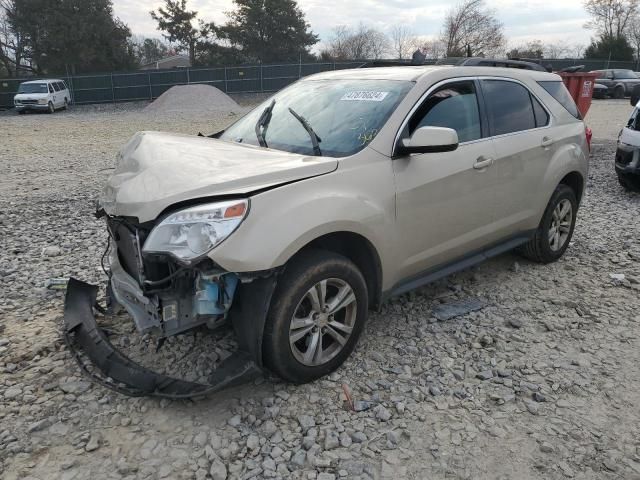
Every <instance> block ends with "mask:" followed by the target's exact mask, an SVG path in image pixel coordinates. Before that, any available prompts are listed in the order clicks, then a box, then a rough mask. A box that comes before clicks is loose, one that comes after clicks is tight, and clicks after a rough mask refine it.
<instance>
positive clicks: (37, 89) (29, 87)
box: [18, 83, 49, 93]
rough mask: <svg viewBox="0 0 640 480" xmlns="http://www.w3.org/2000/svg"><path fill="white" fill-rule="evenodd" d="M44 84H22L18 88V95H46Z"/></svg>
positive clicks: (45, 85) (46, 90)
mask: <svg viewBox="0 0 640 480" xmlns="http://www.w3.org/2000/svg"><path fill="white" fill-rule="evenodd" d="M48 92H49V90H48V89H47V84H46V83H23V84H21V85H20V87H19V88H18V93H48Z"/></svg>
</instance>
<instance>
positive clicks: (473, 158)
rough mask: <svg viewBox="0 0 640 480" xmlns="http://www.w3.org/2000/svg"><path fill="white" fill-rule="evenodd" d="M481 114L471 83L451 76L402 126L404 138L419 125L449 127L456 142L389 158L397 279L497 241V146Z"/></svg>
mask: <svg viewBox="0 0 640 480" xmlns="http://www.w3.org/2000/svg"><path fill="white" fill-rule="evenodd" d="M480 112H481V110H480V108H479V102H478V94H477V83H476V82H475V81H473V80H464V81H452V82H450V83H446V84H444V85H442V86H440V87H438V88H437V89H436V90H434V92H433V93H431V94H430V95H429V96H428V97H427V98H426V100H424V101H423V103H422V104H421V105H420V106H419V107H418V109H417V110H416V111H415V113H414V114H413V115H412V117H411V118H410V120H409V122H408V124H407V125H406V127H405V128H404V130H403V132H402V135H401V138H407V137H408V136H410V135H411V134H412V133H413V131H415V129H416V128H419V127H423V126H437V127H448V128H453V129H455V130H456V131H457V132H458V139H459V142H460V145H459V147H458V149H457V150H455V151H453V152H446V153H426V154H412V155H407V156H404V157H401V158H396V159H395V160H393V167H394V174H395V180H396V221H397V228H396V235H397V239H396V245H397V246H398V248H397V259H398V263H399V265H398V266H399V274H400V276H401V277H402V278H403V279H406V278H408V277H411V276H414V275H417V274H419V273H421V272H424V271H426V270H429V269H431V268H433V267H437V266H442V265H444V264H446V263H448V262H451V261H452V260H454V259H457V258H459V257H462V256H464V255H466V254H469V253H471V252H473V251H476V250H479V249H481V248H482V247H485V246H487V245H488V244H490V243H491V242H493V241H495V240H496V238H495V234H494V232H493V225H492V223H493V221H494V215H493V211H494V207H495V189H496V174H495V170H494V168H493V165H492V162H493V160H494V157H495V152H494V150H493V143H492V141H491V140H490V139H489V138H486V137H487V135H486V133H485V130H484V129H485V128H486V126H485V125H483V122H482V121H481V114H480Z"/></svg>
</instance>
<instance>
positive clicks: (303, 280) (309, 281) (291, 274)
mask: <svg viewBox="0 0 640 480" xmlns="http://www.w3.org/2000/svg"><path fill="white" fill-rule="evenodd" d="M326 279H337V280H339V281H341V282H344V283H346V284H347V285H348V286H349V287H350V288H351V290H352V293H353V294H354V295H355V312H354V313H353V317H351V318H355V320H354V321H353V329H352V331H351V334H350V335H349V336H348V337H347V339H346V342H345V343H344V345H343V346H342V347H341V349H340V347H337V351H336V354H335V356H333V358H331V359H329V360H328V361H327V362H326V363H322V364H320V365H314V366H310V365H306V364H304V363H302V361H300V360H298V358H296V354H294V348H297V347H294V346H292V345H291V344H290V327H291V323H292V320H293V317H294V315H295V314H296V313H297V312H298V311H299V309H300V308H304V302H306V301H307V292H309V291H310V290H311V289H312V288H313V287H314V285H316V284H318V283H319V282H321V281H323V280H326ZM330 288H332V287H327V297H326V298H327V299H329V298H330V297H329V295H330V292H329V289H330ZM368 298H369V297H368V292H367V285H366V282H365V280H364V277H363V276H362V273H361V272H360V270H358V268H357V267H356V266H355V264H354V263H353V262H351V261H350V260H349V259H348V258H346V257H343V256H342V255H338V254H335V253H332V252H328V251H324V250H309V251H306V252H302V253H300V254H298V255H297V256H296V257H294V258H293V259H292V260H291V261H290V263H289V264H287V266H286V267H285V271H284V273H283V274H282V276H281V277H280V279H279V281H278V286H277V288H276V291H275V293H274V296H273V299H272V301H271V307H270V309H269V314H268V316H267V321H266V324H265V330H264V338H263V352H264V362H265V365H266V366H267V368H269V369H270V370H271V371H273V372H274V373H276V374H277V375H278V376H280V377H281V378H283V379H284V380H287V381H290V382H293V383H307V382H311V381H313V380H315V379H317V378H320V377H322V376H324V375H327V374H329V373H331V372H332V371H334V370H335V369H337V368H338V367H339V366H340V365H342V363H343V362H344V361H345V360H346V359H347V357H348V356H349V355H350V354H351V352H352V351H353V349H354V348H355V346H356V343H357V342H358V338H359V337H360V334H361V333H362V330H363V328H364V325H365V323H366V321H367V316H368V305H369V299H368ZM351 305H353V304H351ZM343 311H344V315H345V318H346V315H347V314H348V310H347V309H344V310H340V311H339V313H340V312H343ZM313 328H314V329H316V330H319V329H318V327H313ZM327 328H328V327H327ZM316 330H314V331H316ZM323 331H324V329H323ZM308 335H313V333H309V334H308ZM322 335H323V336H322V337H321V338H327V341H326V343H327V344H328V345H329V346H328V348H327V350H328V349H330V348H331V347H332V346H333V342H334V340H333V338H331V337H332V335H328V334H322ZM308 338H310V337H307V336H305V337H303V338H302V339H301V340H299V342H303V345H304V342H306V347H307V349H309V348H310V345H309V342H308V340H307V339H308ZM295 345H299V343H295ZM322 345H323V346H324V343H323V344H322ZM336 345H337V342H336ZM298 355H300V353H298Z"/></svg>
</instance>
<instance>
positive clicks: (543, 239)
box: [519, 184, 578, 263]
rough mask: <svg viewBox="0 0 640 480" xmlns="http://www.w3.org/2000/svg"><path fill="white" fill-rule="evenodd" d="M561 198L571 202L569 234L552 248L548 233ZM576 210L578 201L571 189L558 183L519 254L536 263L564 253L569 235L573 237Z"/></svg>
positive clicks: (544, 261)
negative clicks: (538, 222) (534, 231)
mask: <svg viewBox="0 0 640 480" xmlns="http://www.w3.org/2000/svg"><path fill="white" fill-rule="evenodd" d="M563 200H568V201H569V202H570V204H571V209H572V218H571V226H570V228H569V232H568V233H569V235H568V237H567V238H566V240H565V241H564V243H563V244H562V246H561V247H560V248H559V249H557V250H554V249H552V247H551V243H550V241H549V233H550V229H551V226H552V222H553V221H554V220H553V214H554V210H555V209H556V207H557V206H558V205H559V204H560V203H561V202H562V201H563ZM577 212H578V201H577V199H576V194H575V192H574V191H573V189H572V188H571V187H569V186H567V185H564V184H560V185H558V186H557V187H556V189H555V191H554V192H553V195H552V196H551V200H549V203H548V204H547V208H546V209H545V211H544V215H543V216H542V220H541V221H540V225H539V226H538V229H537V230H536V233H535V234H534V236H533V238H531V240H529V242H528V243H526V244H524V245H523V246H522V247H520V249H519V251H520V254H521V255H522V256H524V257H525V258H528V259H529V260H532V261H534V262H537V263H551V262H555V261H556V260H558V259H559V258H560V257H562V255H564V252H565V251H566V250H567V248H568V247H569V243H570V242H571V237H573V230H574V229H575V225H576V214H577Z"/></svg>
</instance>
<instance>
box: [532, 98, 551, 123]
mask: <svg viewBox="0 0 640 480" xmlns="http://www.w3.org/2000/svg"><path fill="white" fill-rule="evenodd" d="M531 103H532V104H533V113H534V114H535V116H536V127H545V126H547V125H549V114H548V113H547V111H546V110H545V109H544V107H543V106H542V104H541V103H540V102H539V101H538V100H537V99H536V98H535V97H534V96H533V95H531Z"/></svg>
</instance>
